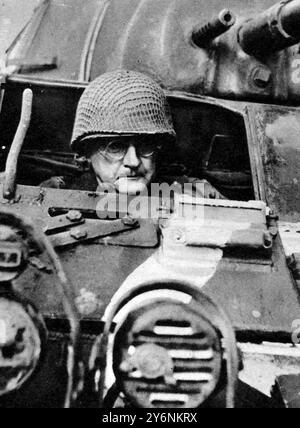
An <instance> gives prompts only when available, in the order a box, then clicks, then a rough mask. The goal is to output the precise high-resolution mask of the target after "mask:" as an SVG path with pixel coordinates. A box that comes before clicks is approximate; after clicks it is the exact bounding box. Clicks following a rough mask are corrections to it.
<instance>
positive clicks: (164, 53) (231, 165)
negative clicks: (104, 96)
mask: <svg viewBox="0 0 300 428" xmlns="http://www.w3.org/2000/svg"><path fill="white" fill-rule="evenodd" d="M299 19H300V1H298V0H291V1H282V2H280V3H275V2H274V1H273V0H260V1H256V0H255V1H253V0H251V1H250V0H249V1H248V0H239V1H237V0H228V1H227V2H226V9H224V4H223V2H222V1H220V0H211V1H210V2H206V1H204V0H160V1H158V0H110V1H109V0H89V1H85V2H82V1H80V0H63V1H62V0H45V1H41V4H40V6H39V7H38V8H37V9H36V10H35V12H34V14H33V17H32V19H31V20H30V22H29V24H28V25H27V26H26V27H25V28H24V30H23V31H22V32H21V33H20V35H19V36H18V37H17V38H16V40H15V41H14V43H13V44H12V45H11V47H10V48H9V50H8V52H7V59H6V64H5V67H3V68H2V70H1V113H0V137H1V148H0V151H1V153H0V162H1V167H2V171H3V174H2V178H1V189H0V195H1V200H0V281H1V282H0V405H1V406H2V407H21V406H24V405H26V406H28V405H30V406H32V407H60V406H61V407H62V406H64V407H71V406H73V407H107V408H112V407H119V406H121V407H122V406H125V407H126V406H131V407H132V406H134V407H145V408H201V407H212V408H215V407H282V406H285V407H299V404H300V403H299V389H300V377H299V373H300V366H299V359H300V349H299V346H298V343H299V330H300V320H299V318H300V306H299V284H300V282H299V281H300V267H299V266H300V265H299V263H300V256H299V254H300V241H299V236H300V235H299V233H300V218H299V216H300V199H299V198H300V168H299V165H300V145H299V141H298V138H299V134H300V110H299V103H300V86H299V85H300V56H299V43H300V27H299ZM119 68H124V69H128V70H137V71H141V72H143V73H145V74H148V75H149V76H151V77H152V78H153V79H155V80H156V81H157V82H158V83H159V84H160V85H161V86H162V87H163V88H164V90H165V92H166V95H167V97H168V100H169V103H170V105H171V109H172V116H173V120H174V124H175V128H176V133H177V141H176V150H172V154H171V155H170V152H169V151H166V152H165V153H162V160H163V162H162V163H163V165H162V168H164V174H165V176H166V182H171V181H172V180H173V178H174V177H178V176H180V177H181V179H182V181H183V182H184V180H185V177H188V176H190V177H198V178H201V179H206V180H208V181H209V182H211V183H212V184H213V185H214V186H215V187H216V188H217V189H218V190H219V191H220V192H221V193H222V194H223V195H224V196H225V197H226V199H222V200H216V199H214V200H210V199H199V198H197V199H196V200H192V201H191V200H190V199H189V198H188V197H186V196H185V195H182V196H181V197H177V198H175V199H174V198H171V199H170V200H168V201H162V200H161V198H160V197H158V199H157V200H156V201H155V203H154V201H153V200H151V198H145V200H143V201H140V203H141V206H142V207H143V209H140V210H139V213H137V210H134V209H133V206H132V205H130V203H128V204H127V205H125V206H122V207H120V206H116V208H115V213H117V215H116V216H114V217H112V216H111V210H110V209H108V208H105V205H104V204H103V203H102V202H103V198H104V195H102V194H101V193H97V192H96V191H95V183H94V181H93V176H92V175H91V173H90V169H89V165H88V162H87V161H86V159H84V158H82V157H79V156H74V154H73V153H72V152H71V150H70V147H69V144H70V139H71V134H72V128H73V123H74V117H75V112H76V107H77V104H78V100H79V97H80V95H81V94H82V92H83V90H84V89H85V87H86V86H87V85H88V83H89V82H90V81H92V80H94V79H95V78H96V77H97V76H99V75H100V74H102V73H104V72H106V71H111V70H116V69H119ZM61 176H68V177H69V178H70V180H69V181H70V182H72V186H71V188H70V189H56V188H49V186H45V185H42V186H41V183H42V182H45V181H47V180H52V181H51V182H52V183H53V177H56V178H55V180H59V179H60V178H59V177H61ZM55 180H54V181H55ZM54 187H55V186H54ZM127 202H128V201H127ZM153 204H154V206H155V210H154V211H153V210H152V211H151V215H150V216H149V215H148V214H149V206H151V207H153Z"/></svg>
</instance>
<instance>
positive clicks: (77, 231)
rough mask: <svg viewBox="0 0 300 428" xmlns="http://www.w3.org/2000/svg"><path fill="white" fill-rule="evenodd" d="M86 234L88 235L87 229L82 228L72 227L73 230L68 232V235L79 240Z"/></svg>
mask: <svg viewBox="0 0 300 428" xmlns="http://www.w3.org/2000/svg"><path fill="white" fill-rule="evenodd" d="M87 235H88V233H87V230H84V229H74V230H71V232H70V236H71V237H72V238H74V239H76V240H77V241H79V240H80V239H84V238H86V237H87Z"/></svg>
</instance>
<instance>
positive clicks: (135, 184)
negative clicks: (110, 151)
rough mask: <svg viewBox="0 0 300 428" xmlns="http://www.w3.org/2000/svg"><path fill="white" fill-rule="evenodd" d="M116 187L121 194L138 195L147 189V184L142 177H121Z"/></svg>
mask: <svg viewBox="0 0 300 428" xmlns="http://www.w3.org/2000/svg"><path fill="white" fill-rule="evenodd" d="M115 187H116V190H117V191H118V192H119V193H127V194H128V195H136V194H137V193H143V192H144V191H145V190H146V189H147V182H146V180H145V179H144V178H142V177H139V178H130V177H121V178H119V179H118V180H117V181H116V182H115Z"/></svg>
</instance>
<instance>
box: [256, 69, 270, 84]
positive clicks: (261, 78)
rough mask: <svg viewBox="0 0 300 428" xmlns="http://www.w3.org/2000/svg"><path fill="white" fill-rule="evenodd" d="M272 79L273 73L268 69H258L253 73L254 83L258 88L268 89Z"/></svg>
mask: <svg viewBox="0 0 300 428" xmlns="http://www.w3.org/2000/svg"><path fill="white" fill-rule="evenodd" d="M271 79H272V73H271V70H269V69H268V68H267V67H257V68H256V69H255V70H254V72H253V82H254V83H255V85H256V86H257V87H258V88H262V89H263V88H266V87H267V86H268V85H269V84H270V82H271Z"/></svg>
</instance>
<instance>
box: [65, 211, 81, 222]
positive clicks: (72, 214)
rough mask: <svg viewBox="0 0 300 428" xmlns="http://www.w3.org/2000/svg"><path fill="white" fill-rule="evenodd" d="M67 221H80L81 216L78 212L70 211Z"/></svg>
mask: <svg viewBox="0 0 300 428" xmlns="http://www.w3.org/2000/svg"><path fill="white" fill-rule="evenodd" d="M67 219H68V220H70V221H72V222H76V221H80V220H81V219H82V214H81V212H80V211H76V210H71V211H69V212H68V214H67Z"/></svg>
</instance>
